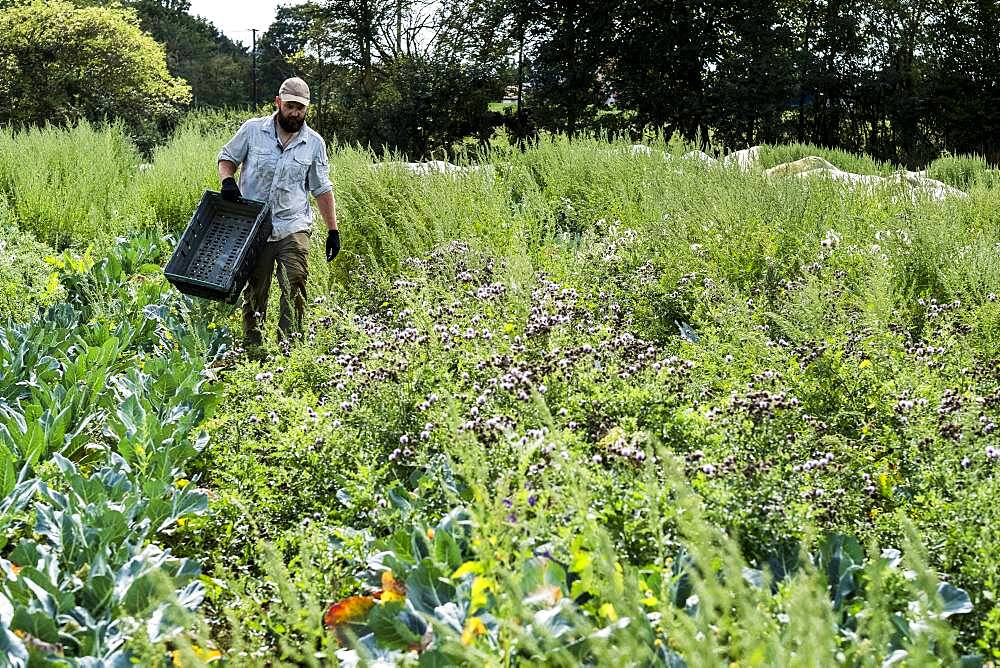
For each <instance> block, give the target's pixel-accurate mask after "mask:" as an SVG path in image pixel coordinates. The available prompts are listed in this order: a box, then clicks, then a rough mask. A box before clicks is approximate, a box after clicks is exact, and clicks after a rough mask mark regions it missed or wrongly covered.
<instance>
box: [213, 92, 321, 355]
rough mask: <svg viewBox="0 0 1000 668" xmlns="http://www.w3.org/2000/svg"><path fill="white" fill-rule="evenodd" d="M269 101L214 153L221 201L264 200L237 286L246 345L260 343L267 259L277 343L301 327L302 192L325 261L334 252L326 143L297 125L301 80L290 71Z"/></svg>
mask: <svg viewBox="0 0 1000 668" xmlns="http://www.w3.org/2000/svg"><path fill="white" fill-rule="evenodd" d="M274 104H275V106H276V107H277V109H276V111H275V113H274V114H272V115H270V116H265V117H264V118H254V119H251V120H249V121H247V122H246V123H244V124H243V125H242V126H241V127H240V129H239V131H238V132H237V133H236V136H234V137H233V138H232V139H231V140H229V143H228V144H226V145H225V146H223V147H222V150H221V151H220V152H219V158H218V162H219V178H220V179H221V180H222V190H221V194H222V197H224V198H225V199H227V200H229V201H236V200H237V199H238V198H240V197H246V198H248V199H255V200H260V201H266V202H268V203H269V204H270V205H271V224H272V232H271V236H270V237H269V238H268V240H267V244H266V245H265V246H264V248H263V250H262V251H261V253H260V256H259V257H258V258H257V262H256V264H255V265H254V268H253V270H252V271H251V272H250V279H249V281H248V283H247V287H246V290H244V291H243V337H244V344H245V346H246V347H247V348H256V347H258V346H260V344H261V343H262V336H261V331H260V330H261V326H262V324H263V322H264V320H265V317H266V315H267V296H268V293H269V292H270V290H271V278H272V276H273V274H274V269H275V265H277V269H278V285H279V286H280V288H281V311H280V314H279V318H278V341H279V342H282V341H287V339H288V337H289V335H290V334H292V333H293V332H301V331H302V319H303V316H304V314H305V307H306V278H307V276H308V269H309V265H308V259H309V238H310V235H311V234H312V229H313V215H312V209H311V208H310V207H309V193H312V195H313V197H314V198H315V199H316V205H317V206H318V208H319V212H320V214H321V215H322V216H323V221H324V222H325V223H326V228H327V237H326V261H327V262H331V261H332V260H333V258H335V257H336V256H337V253H339V252H340V232H339V231H338V229H337V212H336V202H335V201H334V198H333V185H332V184H331V183H330V161H329V159H328V158H327V154H326V142H325V141H323V138H322V137H320V136H319V134H317V133H316V132H315V131H314V130H312V129H311V128H309V127H308V126H307V125H306V123H305V116H306V110H307V108H308V107H309V86H308V85H306V82H305V81H303V80H302V79H299V78H298V77H292V78H291V79H286V80H285V81H284V82H283V83H282V84H281V87H280V88H279V89H278V94H277V96H275V98H274ZM241 166H242V167H241ZM237 167H241V171H240V181H239V184H237V183H236V179H235V178H234V174H235V173H236V169H237ZM290 301H291V302H292V304H293V305H294V321H293V314H292V308H291V306H290V304H289V302H290Z"/></svg>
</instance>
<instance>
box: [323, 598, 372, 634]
mask: <svg viewBox="0 0 1000 668" xmlns="http://www.w3.org/2000/svg"><path fill="white" fill-rule="evenodd" d="M374 605H375V599H374V597H372V596H349V597H347V598H345V599H344V600H342V601H337V602H336V603H334V604H333V605H331V606H330V607H329V608H328V609H327V611H326V614H324V615H323V624H325V625H326V627H327V628H334V627H336V626H338V625H339V624H345V623H347V622H357V621H360V620H362V619H364V618H365V616H366V615H367V614H368V611H369V610H371V609H372V606H374Z"/></svg>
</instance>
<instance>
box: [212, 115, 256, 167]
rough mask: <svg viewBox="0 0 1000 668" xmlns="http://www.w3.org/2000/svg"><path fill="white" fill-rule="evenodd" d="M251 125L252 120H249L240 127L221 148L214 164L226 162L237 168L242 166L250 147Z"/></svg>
mask: <svg viewBox="0 0 1000 668" xmlns="http://www.w3.org/2000/svg"><path fill="white" fill-rule="evenodd" d="M252 125H253V120H249V121H247V122H246V123H244V124H243V125H241V126H240V129H239V130H237V132H236V135H235V136H234V137H233V138H232V139H230V140H229V142H228V143H227V144H226V145H225V146H223V147H222V150H221V151H219V157H218V159H217V160H216V162H218V161H220V160H228V161H229V162H231V163H233V164H234V165H236V166H237V167H239V166H240V165H242V164H243V161H244V160H246V158H247V151H248V150H249V147H250V131H251V127H252Z"/></svg>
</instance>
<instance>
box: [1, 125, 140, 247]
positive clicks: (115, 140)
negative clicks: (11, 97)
mask: <svg viewBox="0 0 1000 668" xmlns="http://www.w3.org/2000/svg"><path fill="white" fill-rule="evenodd" d="M138 164H139V156H138V153H137V151H136V150H135V147H134V146H133V145H132V143H131V142H130V140H129V139H128V137H127V136H126V134H125V131H124V129H123V128H122V127H120V126H117V125H115V126H111V127H107V128H104V129H95V128H93V127H92V126H90V125H88V124H80V125H77V126H75V127H71V128H52V127H46V128H33V129H31V130H27V131H23V132H17V133H15V132H14V131H13V130H10V129H7V130H5V131H0V193H3V194H4V195H5V196H6V197H7V199H8V202H9V203H10V206H11V209H12V210H13V212H14V215H15V216H16V217H17V220H18V224H19V225H20V226H21V227H24V228H25V229H28V230H31V231H32V232H33V233H35V234H36V235H37V236H38V238H39V239H41V240H42V241H44V242H45V243H48V244H49V245H51V246H53V247H55V248H56V249H62V248H66V247H69V246H78V245H81V244H85V243H87V242H89V241H92V240H103V241H105V242H107V241H108V240H109V239H113V238H114V237H115V236H118V235H122V234H126V233H132V232H137V231H140V230H141V229H143V228H144V227H145V224H146V222H147V219H146V216H145V211H144V210H143V208H142V206H141V205H140V203H139V201H138V199H137V198H136V197H135V196H134V194H133V193H132V192H131V190H132V188H133V186H134V184H133V179H134V175H135V170H136V167H137V166H138Z"/></svg>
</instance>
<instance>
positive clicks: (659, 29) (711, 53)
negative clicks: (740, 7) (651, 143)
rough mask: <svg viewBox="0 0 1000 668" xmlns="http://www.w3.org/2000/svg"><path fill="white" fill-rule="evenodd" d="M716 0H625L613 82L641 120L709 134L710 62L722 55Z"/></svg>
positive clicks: (696, 135)
mask: <svg viewBox="0 0 1000 668" xmlns="http://www.w3.org/2000/svg"><path fill="white" fill-rule="evenodd" d="M725 4H726V3H721V2H718V1H717V0H666V1H664V0H624V1H623V2H622V6H621V9H620V11H619V14H618V17H617V21H616V25H617V26H618V31H617V35H616V40H615V49H614V53H613V70H612V84H613V86H614V90H615V91H616V93H617V97H618V101H619V104H621V105H623V106H625V107H626V108H628V109H633V110H635V111H636V113H637V121H638V124H639V125H640V126H642V125H646V124H649V125H654V126H657V127H665V128H666V129H667V130H668V131H669V132H673V131H679V132H680V133H681V134H682V135H683V136H684V137H685V138H687V139H689V140H696V139H698V140H700V141H701V142H702V143H705V142H707V140H708V115H709V100H708V99H707V95H706V76H707V72H708V64H709V63H716V62H718V60H719V51H720V46H719V40H720V30H719V25H718V22H719V17H720V12H721V11H722V10H723V8H724V6H725Z"/></svg>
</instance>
